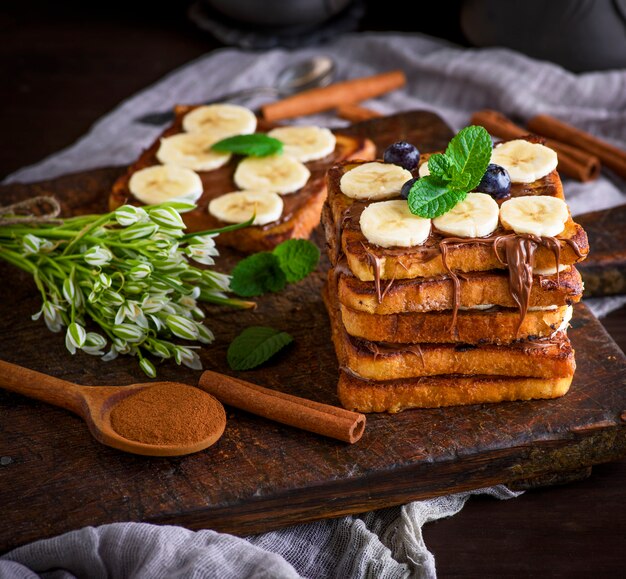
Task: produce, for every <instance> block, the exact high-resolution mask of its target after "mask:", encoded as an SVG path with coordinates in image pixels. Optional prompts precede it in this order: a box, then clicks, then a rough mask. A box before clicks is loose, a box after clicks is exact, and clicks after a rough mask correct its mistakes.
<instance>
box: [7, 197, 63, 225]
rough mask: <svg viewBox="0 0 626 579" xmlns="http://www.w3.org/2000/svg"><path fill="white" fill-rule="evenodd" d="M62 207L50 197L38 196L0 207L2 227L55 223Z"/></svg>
mask: <svg viewBox="0 0 626 579" xmlns="http://www.w3.org/2000/svg"><path fill="white" fill-rule="evenodd" d="M60 213H61V205H60V204H59V202H58V201H57V200H56V199H55V198H54V197H52V196H50V195H38V196H37V197H32V198H31V199H26V200H25V201H18V202H17V203H12V204H11V205H6V206H4V207H0V226H2V225H16V224H20V223H55V222H60V221H59V220H58V219H56V218H57V217H58V216H59V214H60Z"/></svg>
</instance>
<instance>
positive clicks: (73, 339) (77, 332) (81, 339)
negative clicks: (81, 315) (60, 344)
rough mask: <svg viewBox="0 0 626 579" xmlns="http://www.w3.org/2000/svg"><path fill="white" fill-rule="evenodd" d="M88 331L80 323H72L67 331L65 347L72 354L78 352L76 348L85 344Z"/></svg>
mask: <svg viewBox="0 0 626 579" xmlns="http://www.w3.org/2000/svg"><path fill="white" fill-rule="evenodd" d="M86 339H87V332H86V331H85V328H83V327H82V326H81V325H80V324H77V323H76V322H73V323H71V324H70V325H69V326H68V327H67V331H66V332H65V347H66V348H67V349H68V350H69V352H70V353H71V354H76V350H77V349H80V348H82V347H83V346H84V345H85V340H86Z"/></svg>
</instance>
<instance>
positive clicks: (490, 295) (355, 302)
mask: <svg viewBox="0 0 626 579" xmlns="http://www.w3.org/2000/svg"><path fill="white" fill-rule="evenodd" d="M338 271H339V270H331V275H332V276H333V279H335V280H336V281H335V283H336V284H337V293H338V295H339V301H340V302H341V304H342V305H344V306H346V307H348V308H350V309H352V310H358V311H362V312H366V313H370V314H400V313H405V312H429V311H441V310H450V309H452V308H453V307H454V304H453V300H454V286H453V282H452V280H451V279H450V277H449V276H438V277H433V278H426V279H421V278H416V279H408V280H396V281H394V282H393V283H391V284H389V283H388V282H387V283H384V284H383V286H382V289H383V292H384V294H383V297H382V301H381V302H379V301H378V297H377V292H376V287H375V284H374V283H373V282H371V281H361V280H360V279H358V278H357V277H354V276H353V275H349V274H346V273H339V272H338ZM335 276H336V277H335ZM459 285H460V292H459V305H460V306H461V307H465V308H472V307H475V306H480V305H483V304H493V305H496V306H500V307H503V308H516V307H517V304H516V303H515V301H514V299H513V297H512V296H511V292H510V290H509V277H508V273H507V272H506V271H502V270H499V271H488V272H481V273H472V274H465V275H464V276H463V277H461V278H460V284H459ZM582 293H583V282H582V278H581V277H580V273H579V272H578V271H577V270H576V268H575V267H571V268H570V269H569V270H567V271H562V272H560V273H559V275H558V276H557V275H551V276H541V275H536V276H534V279H533V285H532V288H531V292H530V297H529V306H530V307H531V308H546V307H550V306H558V307H561V306H565V305H571V304H574V303H577V302H579V301H580V299H581V296H582Z"/></svg>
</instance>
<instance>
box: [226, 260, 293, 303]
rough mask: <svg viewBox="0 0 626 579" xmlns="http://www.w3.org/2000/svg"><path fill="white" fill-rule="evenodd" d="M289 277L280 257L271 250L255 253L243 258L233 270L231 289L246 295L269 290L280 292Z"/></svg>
mask: <svg viewBox="0 0 626 579" xmlns="http://www.w3.org/2000/svg"><path fill="white" fill-rule="evenodd" d="M286 283H287V278H286V276H285V274H284V272H283V270H282V269H281V267H280V262H279V260H278V257H276V256H275V255H274V254H273V253H270V252H269V251H263V252H261V253H255V254H254V255H250V256H249V257H246V258H245V259H242V260H241V261H240V262H239V263H238V264H237V265H236V266H235V269H234V270H233V271H232V279H231V280H230V289H231V290H233V291H234V292H235V293H236V294H239V295H240V296H244V297H252V296H260V295H262V294H264V293H266V292H268V291H271V292H278V291H280V290H282V289H283V288H284V287H285V284H286Z"/></svg>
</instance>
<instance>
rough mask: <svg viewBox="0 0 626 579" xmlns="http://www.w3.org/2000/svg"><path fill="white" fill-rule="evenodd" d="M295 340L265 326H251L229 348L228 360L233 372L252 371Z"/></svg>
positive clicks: (284, 333)
mask: <svg viewBox="0 0 626 579" xmlns="http://www.w3.org/2000/svg"><path fill="white" fill-rule="evenodd" d="M291 342H293V338H292V337H291V336H290V335H289V334H288V333H287V332H280V331H278V330H274V329H273V328H267V327H265V326H251V327H249V328H246V329H245V330H244V331H243V332H241V334H239V335H238V336H237V337H236V338H235V339H234V340H233V341H232V342H231V344H230V346H229V347H228V352H227V354H226V359H227V361H228V365H229V366H230V367H231V368H232V369H233V370H250V369H251V368H256V367H257V366H260V365H261V364H263V362H266V361H267V360H269V359H270V358H271V357H272V356H274V355H275V354H276V353H277V352H279V351H280V350H282V349H283V348H284V347H285V346H286V345H287V344H290V343H291Z"/></svg>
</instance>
